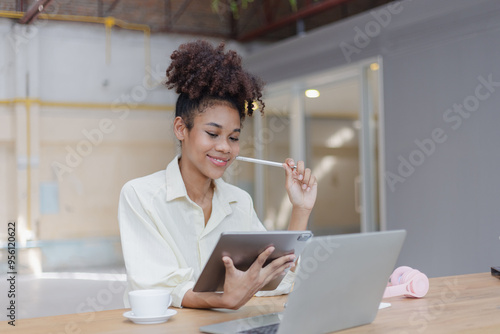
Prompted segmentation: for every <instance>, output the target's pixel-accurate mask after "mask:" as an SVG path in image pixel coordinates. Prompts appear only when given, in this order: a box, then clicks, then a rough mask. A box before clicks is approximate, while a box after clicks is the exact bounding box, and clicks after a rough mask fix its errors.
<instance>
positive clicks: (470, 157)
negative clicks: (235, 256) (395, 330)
mask: <svg viewBox="0 0 500 334" xmlns="http://www.w3.org/2000/svg"><path fill="white" fill-rule="evenodd" d="M499 18H500V6H499V4H498V3H497V2H496V1H494V0H478V1H467V0H454V1H452V0H440V1H438V2H436V1H431V0H406V1H384V0H378V1H377V0H373V1H367V0H363V1H361V0H316V1H313V0H302V1H301V0H253V1H250V0H207V1H196V0H148V1H137V0H98V1H93V2H89V1H83V0H38V1H26V0H3V1H2V2H1V3H0V278H1V281H0V290H1V291H4V288H5V291H7V290H6V289H7V287H6V280H5V279H4V278H3V277H4V276H5V275H6V274H7V272H8V271H9V268H8V261H7V255H8V248H9V247H8V242H9V235H8V224H9V222H15V224H16V233H15V238H16V247H17V249H16V255H17V261H16V266H17V267H16V269H17V272H18V274H19V276H18V282H17V284H18V295H17V298H18V305H19V308H20V309H19V313H18V315H19V318H29V317H35V316H45V315H54V314H64V313H76V312H91V311H99V310H102V309H112V308H123V303H122V294H123V292H124V288H125V280H126V275H125V268H124V265H123V257H122V253H121V245H120V236H119V228H118V221H117V207H118V197H119V193H120V189H121V187H122V186H123V184H124V183H125V182H126V181H128V180H130V179H133V178H137V177H140V176H144V175H147V174H150V173H153V172H156V171H158V170H162V169H164V168H165V167H166V165H167V164H168V162H169V161H170V160H171V159H172V158H173V157H174V156H175V154H177V152H178V143H177V141H176V140H175V139H174V136H173V134H172V131H171V127H172V120H173V111H174V107H175V101H176V95H175V94H174V93H173V92H171V91H169V90H167V89H166V88H165V87H164V84H163V83H164V80H165V70H166V68H167V67H168V65H169V60H170V58H169V57H170V54H171V53H172V52H173V51H174V50H175V49H177V47H178V46H179V45H180V44H182V43H185V42H188V41H192V40H196V39H206V40H208V41H210V42H212V43H213V44H218V43H219V42H221V41H225V42H226V49H233V50H236V51H237V52H238V53H239V54H240V55H242V57H243V60H244V64H245V66H246V68H247V69H248V71H249V72H251V73H253V74H256V75H258V76H260V77H262V78H263V79H264V81H266V83H267V85H266V91H265V96H264V101H265V103H266V109H265V116H263V117H260V116H259V117H251V118H247V119H246V120H245V123H244V125H243V126H244V128H243V133H242V137H241V141H240V142H241V155H245V156H250V157H257V158H262V159H267V160H273V161H284V159H285V158H287V157H293V158H294V159H295V160H299V159H303V160H305V161H306V163H307V165H308V166H310V167H311V168H312V169H313V173H314V174H315V175H316V177H317V178H318V180H319V194H318V200H317V203H316V206H315V209H314V212H313V215H312V217H311V219H310V222H309V228H310V229H311V230H312V231H313V232H314V234H315V235H324V234H339V233H355V232H369V231H377V230H387V229H400V228H404V229H406V230H407V231H408V237H407V240H406V242H405V245H404V247H403V250H402V253H401V255H400V259H399V264H404V265H409V266H412V267H415V268H417V269H419V270H421V271H422V272H424V273H426V274H427V275H428V276H430V277H433V276H444V275H455V274H466V273H474V272H483V271H488V270H489V266H492V265H498V264H499V262H500V240H499V239H498V238H499V235H500V223H499V219H500V218H499V217H500V205H499V204H500V190H499V189H500V178H499V176H498V172H497V171H498V170H500V150H499V149H498V144H497V143H499V142H500V131H498V129H497V128H498V126H500V110H499V106H500V92H499V90H500V70H499V68H498V61H497V57H496V55H498V54H500V43H499V42H500V37H499V36H500V35H499V31H500V20H499ZM224 177H225V179H226V180H227V181H228V182H231V183H233V184H236V185H238V186H239V187H241V188H243V189H245V190H247V191H248V192H249V193H250V194H251V195H252V197H253V199H254V204H255V209H256V211H257V213H258V215H259V217H260V219H261V221H262V222H263V223H264V224H265V225H266V227H267V228H268V229H271V230H272V229H285V228H286V225H287V222H288V219H289V214H290V210H291V207H290V204H289V202H288V198H287V196H286V192H285V189H284V186H283V183H284V173H283V171H282V170H280V169H279V168H273V167H265V166H260V165H253V164H249V163H244V162H238V163H235V164H234V165H233V166H232V167H231V169H230V170H228V172H227V173H226V175H225V176H224ZM495 261H496V262H495ZM1 291H0V304H2V305H4V303H5V305H6V303H7V302H8V300H7V298H6V294H5V293H3V292H1ZM48 298H50V299H51V300H53V301H54V302H55V303H53V304H52V305H55V306H54V307H50V308H47V307H44V306H42V303H43V305H45V303H44V301H46V300H47V299H48Z"/></svg>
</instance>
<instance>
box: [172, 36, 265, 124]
mask: <svg viewBox="0 0 500 334" xmlns="http://www.w3.org/2000/svg"><path fill="white" fill-rule="evenodd" d="M224 46H225V44H224V43H223V42H222V43H220V44H219V46H217V47H213V46H212V45H211V44H210V43H208V42H207V41H203V40H198V41H195V42H190V43H185V44H182V45H180V46H179V48H178V49H177V50H176V51H174V52H173V53H172V55H171V56H170V58H171V59H172V62H171V64H170V66H169V67H168V69H167V82H166V85H167V88H169V89H175V91H176V93H178V94H186V95H187V96H188V97H189V98H190V99H202V98H205V97H210V96H213V97H219V98H223V99H224V98H229V99H231V100H233V101H236V103H237V107H238V109H239V110H241V111H243V110H244V109H245V102H247V106H246V109H247V114H248V115H251V114H252V111H253V107H252V102H253V101H255V100H257V101H259V102H260V103H261V104H262V107H263V106H264V104H263V102H262V100H261V97H262V88H263V85H264V84H263V82H262V80H260V79H259V78H257V77H255V76H253V75H252V74H250V73H248V72H246V71H245V70H244V69H243V67H242V65H241V63H242V62H241V57H240V56H239V55H238V54H237V53H236V52H235V51H233V50H229V51H227V52H224Z"/></svg>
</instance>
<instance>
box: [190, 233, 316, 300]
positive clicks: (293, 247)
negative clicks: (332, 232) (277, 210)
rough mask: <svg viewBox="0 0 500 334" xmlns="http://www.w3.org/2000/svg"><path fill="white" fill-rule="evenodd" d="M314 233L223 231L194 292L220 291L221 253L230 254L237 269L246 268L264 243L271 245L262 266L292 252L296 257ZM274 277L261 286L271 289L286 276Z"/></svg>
mask: <svg viewBox="0 0 500 334" xmlns="http://www.w3.org/2000/svg"><path fill="white" fill-rule="evenodd" d="M312 236H313V234H312V233H311V231H262V232H224V233H222V234H221V235H220V238H219V241H218V242H217V245H216V246H215V248H214V250H213V251H212V255H210V258H209V259H208V261H207V264H206V265H205V267H204V268H203V271H202V272H201V275H200V277H199V278H198V281H197V282H196V284H195V286H194V288H193V291H194V292H207V291H223V290H224V278H225V274H226V268H225V266H224V263H223V262H222V257H223V256H226V255H227V256H229V257H230V258H231V259H232V260H233V263H234V266H235V267H236V268H237V269H239V270H243V271H245V270H247V269H248V268H249V267H250V266H251V265H252V263H253V262H254V261H255V260H256V259H257V257H258V256H259V254H261V253H262V252H263V251H264V250H265V249H266V248H267V247H269V246H274V248H275V250H274V252H273V253H272V254H271V255H270V256H269V258H268V259H267V261H266V263H265V264H264V266H266V265H267V264H268V263H270V262H271V261H273V260H274V259H276V258H278V257H280V256H283V255H287V254H295V255H296V256H297V258H298V257H299V255H300V253H301V252H302V250H303V249H304V247H305V246H306V243H307V241H308V240H309V239H311V237H312ZM285 274H286V272H285V273H283V275H280V276H279V277H277V278H275V279H274V280H272V281H270V282H269V283H268V284H266V285H265V286H264V287H263V288H262V289H261V290H274V289H276V287H278V285H279V283H280V282H281V280H282V279H283V277H284V276H285Z"/></svg>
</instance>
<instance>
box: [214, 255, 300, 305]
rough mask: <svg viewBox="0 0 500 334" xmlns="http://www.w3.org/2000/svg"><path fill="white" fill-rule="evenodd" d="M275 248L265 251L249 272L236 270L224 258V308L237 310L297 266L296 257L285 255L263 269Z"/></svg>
mask: <svg viewBox="0 0 500 334" xmlns="http://www.w3.org/2000/svg"><path fill="white" fill-rule="evenodd" d="M273 251H274V247H272V246H271V247H268V248H267V249H266V250H265V251H263V252H262V253H261V254H260V255H259V256H258V257H257V259H256V260H255V261H254V263H253V264H252V265H251V266H250V268H248V270H247V271H241V270H238V269H236V267H235V266H234V263H233V261H232V259H231V258H230V257H229V256H224V257H223V258H222V261H223V262H224V265H225V267H226V276H225V282H224V292H223V294H222V304H223V307H224V308H228V309H234V310H237V309H239V308H240V307H241V306H243V305H245V303H246V302H248V301H249V300H250V298H252V297H253V296H254V295H255V293H257V291H259V290H260V289H261V288H262V287H264V286H265V285H266V284H267V283H269V282H270V281H271V280H273V279H275V278H276V277H278V276H279V275H281V274H283V272H284V271H285V270H286V269H288V268H292V267H294V266H295V263H294V261H295V255H294V254H290V255H284V256H282V257H279V258H277V259H275V260H273V261H272V262H271V263H269V264H268V265H267V266H265V267H263V266H264V264H265V262H266V260H267V259H268V257H269V256H270V255H271V254H272V252H273Z"/></svg>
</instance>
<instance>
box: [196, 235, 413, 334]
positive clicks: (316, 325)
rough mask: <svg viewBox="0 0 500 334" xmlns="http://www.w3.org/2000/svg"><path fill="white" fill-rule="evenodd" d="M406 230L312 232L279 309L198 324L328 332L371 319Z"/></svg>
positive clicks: (221, 329) (219, 332)
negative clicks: (284, 301)
mask: <svg viewBox="0 0 500 334" xmlns="http://www.w3.org/2000/svg"><path fill="white" fill-rule="evenodd" d="M405 236H406V231H404V230H397V231H387V232H372V233H357V234H344V235H336V236H322V237H313V238H312V239H311V240H310V241H309V244H308V245H307V246H306V248H305V249H304V251H303V252H302V255H301V256H300V259H299V265H298V267H297V274H296V278H295V285H294V288H293V291H292V292H291V293H290V295H289V296H288V301H287V304H286V308H285V310H284V311H283V312H280V313H272V314H267V315H261V316H257V317H251V318H245V319H238V320H233V321H227V322H223V323H218V324H213V325H208V326H203V327H200V331H202V332H205V333H215V334H224V333H268V332H267V331H266V330H270V331H269V333H278V334H282V333H287V334H293V333H300V334H302V333H329V332H333V331H337V330H341V329H346V328H351V327H355V326H361V325H365V324H369V323H371V322H372V321H373V320H374V319H375V316H376V315H377V311H378V308H379V305H380V301H381V300H382V295H383V293H384V290H385V287H386V286H387V281H388V279H389V276H390V275H391V273H392V271H393V270H394V266H395V264H396V260H397V258H398V256H399V252H400V250H401V247H402V245H403V241H404V239H405Z"/></svg>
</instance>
